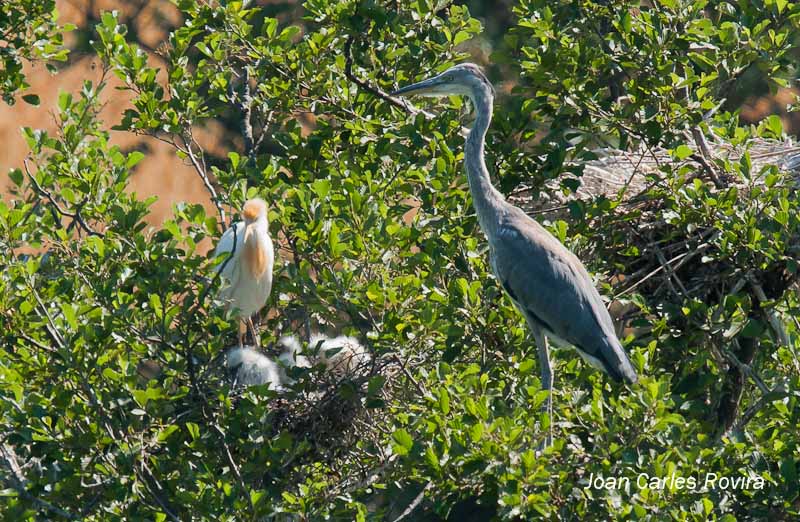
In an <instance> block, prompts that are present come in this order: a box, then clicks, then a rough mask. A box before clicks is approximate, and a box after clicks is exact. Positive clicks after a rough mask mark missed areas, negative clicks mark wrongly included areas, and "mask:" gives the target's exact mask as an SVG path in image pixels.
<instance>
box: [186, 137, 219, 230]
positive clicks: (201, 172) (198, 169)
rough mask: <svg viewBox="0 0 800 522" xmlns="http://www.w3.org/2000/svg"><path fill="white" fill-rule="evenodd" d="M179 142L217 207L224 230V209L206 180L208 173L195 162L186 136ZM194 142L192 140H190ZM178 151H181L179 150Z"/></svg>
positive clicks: (209, 182) (195, 158) (207, 179)
mask: <svg viewBox="0 0 800 522" xmlns="http://www.w3.org/2000/svg"><path fill="white" fill-rule="evenodd" d="M181 140H182V141H183V145H184V147H186V149H185V150H184V152H186V155H187V156H189V161H191V162H192V166H193V167H194V170H195V171H196V172H197V175H198V176H200V179H201V180H203V185H205V187H206V190H207V191H208V194H209V196H211V202H212V203H213V204H214V206H215V207H217V212H218V213H219V219H220V225H221V226H222V228H223V229H224V228H225V225H226V223H227V222H226V221H225V209H223V208H222V203H220V201H219V197H218V196H217V191H216V190H214V186H213V185H212V184H211V180H210V179H209V178H208V173H207V172H206V170H205V168H203V166H202V165H200V163H199V162H198V161H197V157H196V156H195V155H194V151H192V144H191V143H189V140H187V139H186V136H183V135H181ZM192 141H194V140H192ZM179 150H183V149H180V148H179Z"/></svg>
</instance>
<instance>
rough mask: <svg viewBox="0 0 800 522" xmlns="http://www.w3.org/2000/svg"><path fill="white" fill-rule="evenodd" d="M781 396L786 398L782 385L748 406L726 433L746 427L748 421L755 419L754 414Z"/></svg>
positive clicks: (784, 388)
mask: <svg viewBox="0 0 800 522" xmlns="http://www.w3.org/2000/svg"><path fill="white" fill-rule="evenodd" d="M782 396H786V387H785V386H784V384H783V383H781V384H779V385H777V386H775V387H774V388H773V389H771V390H769V391H768V392H767V393H764V394H763V395H761V397H759V398H758V400H757V401H756V402H754V403H753V404H752V405H750V407H749V408H747V410H745V412H744V413H743V414H742V416H741V417H740V418H739V420H737V421H736V422H735V423H734V425H733V426H732V427H731V429H729V430H728V433H731V432H734V431H741V430H742V429H744V427H745V426H746V425H747V423H748V422H750V420H751V419H752V418H753V417H755V415H756V413H758V412H759V411H760V410H761V409H762V408H763V407H764V406H766V404H767V403H768V402H772V401H774V400H775V399H778V398H780V397H782Z"/></svg>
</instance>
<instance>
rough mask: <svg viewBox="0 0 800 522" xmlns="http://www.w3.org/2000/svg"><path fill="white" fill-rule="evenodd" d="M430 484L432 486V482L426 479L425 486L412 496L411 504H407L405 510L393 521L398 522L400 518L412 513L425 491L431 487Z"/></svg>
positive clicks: (423, 496)
mask: <svg viewBox="0 0 800 522" xmlns="http://www.w3.org/2000/svg"><path fill="white" fill-rule="evenodd" d="M431 486H433V482H432V481H428V483H427V484H425V487H424V488H422V491H420V492H419V494H418V495H417V496H416V497H414V500H412V501H411V504H409V505H408V507H407V508H406V509H405V510H403V512H402V513H400V516H399V517H397V518H395V519H394V522H400V521H401V520H403V519H404V518H406V517H407V516H409V515H410V514H411V513H413V512H414V510H415V509H417V506H419V504H420V502H422V499H423V498H425V492H426V491H428V490H429V489H430V488H431Z"/></svg>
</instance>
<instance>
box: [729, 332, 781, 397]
mask: <svg viewBox="0 0 800 522" xmlns="http://www.w3.org/2000/svg"><path fill="white" fill-rule="evenodd" d="M733 343H734V344H736V345H737V346H738V341H737V340H736V339H734V340H733ZM722 353H723V355H725V357H726V358H727V359H728V360H729V361H730V362H732V363H733V364H734V365H735V366H736V367H737V368H738V369H739V371H740V372H742V373H743V374H745V375H747V376H748V377H750V378H751V379H753V382H755V383H756V386H758V388H759V389H760V390H761V393H767V392H768V391H769V388H767V385H766V384H764V381H763V380H762V379H761V377H760V376H759V375H758V374H757V373H756V372H755V370H753V368H752V367H751V366H750V365H749V364H745V363H743V362H742V361H740V360H739V358H738V357H736V354H734V353H733V352H732V351H730V350H728V349H726V348H725V349H723V350H722Z"/></svg>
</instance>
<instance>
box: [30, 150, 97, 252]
mask: <svg viewBox="0 0 800 522" xmlns="http://www.w3.org/2000/svg"><path fill="white" fill-rule="evenodd" d="M22 164H23V166H24V167H25V174H26V175H27V176H28V179H29V180H30V181H31V184H32V185H33V188H34V190H35V191H36V193H37V194H39V195H41V196H44V197H46V198H47V200H48V201H49V202H50V205H51V207H52V208H55V210H56V211H57V212H58V213H59V214H60V215H61V216H63V217H68V218H70V219H72V225H74V224H75V222H76V221H77V223H78V224H79V225H80V226H81V228H82V229H83V230H84V231H85V232H86V233H87V234H89V235H90V236H97V237H105V234H104V233H102V232H98V231H96V230H95V229H93V228H92V227H90V226H89V225H87V224H86V221H84V220H83V216H81V211H80V206H79V207H78V209H77V210H76V211H75V212H74V213H73V212H67V211H66V210H64V209H63V208H61V205H59V204H58V202H57V201H56V200H55V198H54V197H53V195H52V194H51V193H50V191H49V190H47V189H45V188H44V187H42V186H41V185H39V182H38V181H36V178H35V177H33V174H31V171H30V167H29V165H28V158H25V159H23V160H22ZM81 206H82V205H81ZM72 225H70V228H71V227H72ZM68 230H69V229H68Z"/></svg>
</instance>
